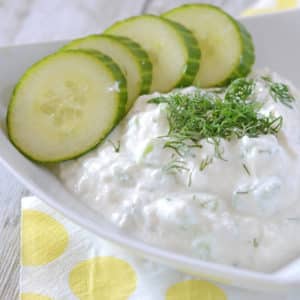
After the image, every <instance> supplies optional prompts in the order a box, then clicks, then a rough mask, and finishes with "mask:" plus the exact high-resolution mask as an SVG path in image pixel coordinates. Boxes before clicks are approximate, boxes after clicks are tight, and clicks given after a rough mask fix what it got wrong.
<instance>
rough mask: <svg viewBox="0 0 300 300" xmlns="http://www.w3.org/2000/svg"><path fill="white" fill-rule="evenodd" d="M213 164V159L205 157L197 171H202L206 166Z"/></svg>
mask: <svg viewBox="0 0 300 300" xmlns="http://www.w3.org/2000/svg"><path fill="white" fill-rule="evenodd" d="M212 162H213V157H211V156H207V157H206V158H205V159H203V160H201V162H200V166H199V170H200V171H203V170H204V169H205V168H206V167H207V166H209V165H210V164H211V163H212Z"/></svg>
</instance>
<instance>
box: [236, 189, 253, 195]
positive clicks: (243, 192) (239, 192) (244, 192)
mask: <svg viewBox="0 0 300 300" xmlns="http://www.w3.org/2000/svg"><path fill="white" fill-rule="evenodd" d="M249 193H250V190H246V191H237V192H236V194H239V195H247V194H249Z"/></svg>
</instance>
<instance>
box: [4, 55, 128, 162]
mask: <svg viewBox="0 0 300 300" xmlns="http://www.w3.org/2000/svg"><path fill="white" fill-rule="evenodd" d="M126 100H127V92H126V79H125V78H124V76H123V75H122V72H121V70H120V69H119V67H118V66H117V65H116V64H115V63H114V62H113V61H112V60H111V59H110V58H109V57H108V56H105V55H102V54H100V53H97V54H96V53H95V52H90V51H82V50H70V51H64V52H58V53H55V54H52V55H50V56H48V57H46V58H44V59H43V60H41V61H39V62H38V63H36V64H35V65H33V66H32V67H31V68H29V69H28V70H27V71H26V73H25V74H24V75H23V77H22V78H21V80H20V81H19V83H18V84H17V85H16V87H15V89H14V92H13V95H12V98H11V100H10V103H9V106H8V112H7V129H8V136H9V138H10V140H11V141H12V143H13V144H14V145H15V146H16V147H17V148H18V149H19V150H20V151H21V152H22V153H23V154H25V155H26V156H27V157H29V158H30V159H32V160H35V161H38V162H59V161H63V160H67V159H71V158H75V157H77V156H80V155H82V154H83V153H85V152H87V151H89V150H91V149H92V148H94V147H95V146H96V145H97V144H98V143H99V142H101V140H102V139H103V138H105V137H106V135H107V134H108V133H109V132H110V131H111V130H112V128H113V127H114V126H115V125H116V124H117V123H118V121H119V120H120V118H121V117H122V116H123V115H124V112H125V105H126Z"/></svg>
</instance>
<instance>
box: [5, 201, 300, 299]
mask: <svg viewBox="0 0 300 300" xmlns="http://www.w3.org/2000/svg"><path fill="white" fill-rule="evenodd" d="M21 228H22V230H21V237H22V239H21V240H22V242H21V279H20V290H21V300H76V299H79V300H127V299H128V300H254V299H255V300H299V297H298V296H295V295H294V296H293V295H267V294H261V293H256V292H249V291H246V290H241V289H237V288H233V287H229V286H222V285H219V284H216V283H212V282H208V281H204V280H200V279H197V278H193V277H191V276H189V275H186V274H183V273H180V272H177V271H175V270H172V269H170V268H167V267H164V266H162V265H159V264H156V263H153V262H151V261H148V260H145V259H143V258H140V257H137V256H134V255H132V254H129V253H128V252H126V251H125V250H123V249H121V248H120V247H118V246H115V245H113V244H111V243H108V242H106V241H104V240H102V239H100V238H98V237H96V236H95V235H93V234H92V233H90V232H88V231H86V230H84V229H83V228H81V227H79V226H77V225H76V224H74V223H72V222H71V221H69V220H68V219H66V218H64V217H63V216H62V215H60V214H59V213H58V212H56V211H55V210H53V209H52V208H50V207H48V206H47V205H46V204H44V203H43V202H42V201H41V200H39V199H38V198H36V197H26V198H23V199H22V226H21ZM1 300H2V299H1ZM3 300H11V299H3Z"/></svg>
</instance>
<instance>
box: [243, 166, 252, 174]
mask: <svg viewBox="0 0 300 300" xmlns="http://www.w3.org/2000/svg"><path fill="white" fill-rule="evenodd" d="M243 168H244V170H245V171H246V173H247V174H248V175H249V176H251V173H250V171H249V169H248V167H247V166H246V164H243Z"/></svg>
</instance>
